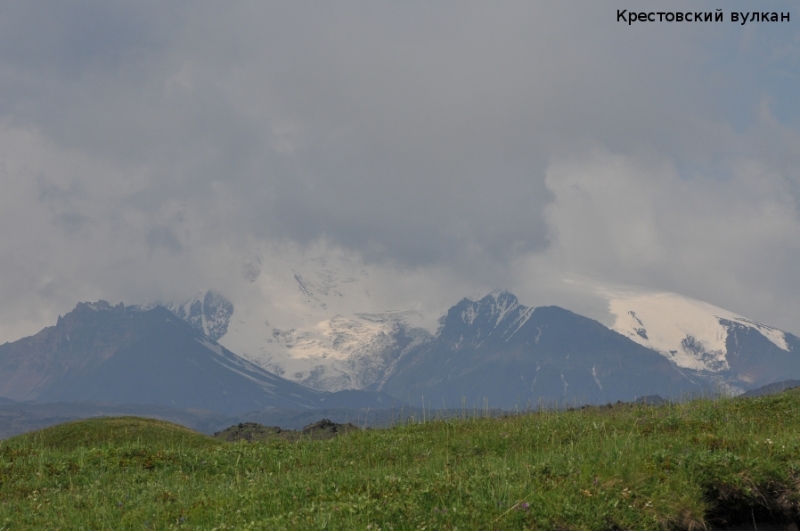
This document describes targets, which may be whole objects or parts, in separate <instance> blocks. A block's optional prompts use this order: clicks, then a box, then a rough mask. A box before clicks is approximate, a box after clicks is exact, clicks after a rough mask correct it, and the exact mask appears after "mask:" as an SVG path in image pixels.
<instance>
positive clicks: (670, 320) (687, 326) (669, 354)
mask: <svg viewBox="0 0 800 531" xmlns="http://www.w3.org/2000/svg"><path fill="white" fill-rule="evenodd" d="M604 293H605V295H606V296H607V297H608V307H609V310H610V312H611V313H612V314H613V316H614V323H613V324H612V325H611V329H612V330H615V331H617V332H619V333H620V334H622V335H624V336H626V337H628V338H630V339H631V340H633V341H635V342H636V343H638V344H640V345H642V346H644V347H647V348H650V349H653V350H655V351H657V352H659V353H661V354H662V355H663V356H664V357H666V358H667V359H669V360H670V361H672V362H673V363H674V364H675V365H676V366H678V367H680V368H682V369H688V370H692V371H695V372H696V373H698V374H702V375H706V376H709V377H715V378H716V379H717V380H718V381H719V382H720V383H724V384H727V385H729V386H731V389H730V391H731V392H734V393H737V392H741V391H743V390H744V389H746V388H749V387H751V386H753V385H755V384H756V383H758V384H760V385H763V384H767V383H770V382H769V381H763V380H764V377H767V376H763V377H762V376H758V374H765V375H774V376H775V377H776V378H780V377H781V372H783V371H791V370H793V367H794V365H796V364H797V361H800V348H798V344H797V338H796V337H795V336H793V335H792V334H788V333H786V332H783V331H781V330H778V329H776V328H773V327H771V326H767V325H764V324H761V323H758V322H755V321H753V320H750V319H747V318H745V317H742V316H741V315H737V314H735V313H733V312H730V311H727V310H724V309H722V308H719V307H716V306H713V305H711V304H708V303H705V302H701V301H698V300H694V299H691V298H688V297H683V296H681V295H677V294H675V293H664V292H660V293H659V292H649V293H648V292H642V291H638V292H634V291H622V290H618V291H611V290H604ZM744 338H748V339H747V343H748V345H749V346H748V347H747V348H745V344H744ZM756 343H757V344H756ZM784 358H785V359H784ZM779 359H780V361H778V360H779ZM776 364H777V365H776ZM770 367H773V369H772V370H770ZM769 377H771V376H769ZM784 379H785V378H784Z"/></svg>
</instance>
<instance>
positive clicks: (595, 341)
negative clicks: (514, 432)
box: [368, 291, 705, 409]
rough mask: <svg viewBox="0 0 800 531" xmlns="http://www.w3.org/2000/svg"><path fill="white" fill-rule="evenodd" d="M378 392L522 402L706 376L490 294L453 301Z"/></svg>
mask: <svg viewBox="0 0 800 531" xmlns="http://www.w3.org/2000/svg"><path fill="white" fill-rule="evenodd" d="M368 389H376V390H378V389H380V390H384V391H386V392H387V393H389V394H390V395H392V396H396V397H398V398H400V399H402V400H405V401H407V402H409V403H412V404H413V403H419V401H420V400H422V399H424V400H426V402H428V403H430V404H432V405H433V406H434V407H442V406H448V407H454V406H456V407H458V406H460V405H462V404H465V405H466V406H467V407H470V408H471V407H475V406H476V405H477V406H478V407H481V406H482V404H484V400H486V401H488V404H489V405H490V406H492V407H501V408H506V409H508V408H514V407H519V408H525V407H528V406H534V407H535V406H536V405H537V404H539V403H540V402H541V401H546V402H548V403H552V402H558V403H562V404H563V403H604V402H610V401H615V400H634V399H636V398H639V397H642V396H646V395H653V394H660V395H662V396H673V397H677V396H682V395H684V394H686V393H699V392H703V390H704V389H705V382H703V381H702V380H701V379H698V378H695V377H694V375H690V374H686V373H685V372H683V371H681V370H680V368H678V367H676V366H675V365H674V364H673V363H671V362H670V361H669V360H668V359H666V358H665V357H664V356H662V355H661V354H659V353H658V352H655V351H654V350H652V349H649V348H645V347H643V346H641V345H639V344H637V343H635V342H633V341H631V340H630V339H628V338H626V337H625V336H623V335H621V334H618V333H617V332H614V331H613V330H609V329H608V328H607V327H605V326H603V325H602V324H600V323H599V322H597V321H594V320H592V319H589V318H587V317H583V316H580V315H578V314H575V313H573V312H570V311H569V310H565V309H563V308H559V307H557V306H544V307H538V308H529V307H527V306H524V305H522V304H520V303H519V301H518V300H517V298H516V297H515V296H514V295H513V294H512V293H510V292H508V291H495V292H492V293H490V294H489V295H487V296H486V297H484V298H482V299H480V300H478V301H473V300H469V299H463V300H462V301H461V302H459V303H458V304H456V305H455V306H453V307H452V308H450V310H449V311H448V312H447V315H446V316H445V317H444V318H443V320H442V328H441V330H440V331H439V333H438V335H437V336H436V337H435V338H434V339H433V340H431V341H428V342H426V343H423V344H421V345H419V346H418V347H415V348H413V349H411V350H410V351H409V352H408V353H407V354H406V355H404V356H402V357H401V358H400V360H399V361H398V363H397V364H396V366H395V368H394V370H393V371H392V372H391V373H390V374H388V375H387V377H386V379H385V381H383V382H381V383H380V384H378V385H376V386H374V387H369V388H368Z"/></svg>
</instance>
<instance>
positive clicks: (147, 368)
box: [0, 301, 391, 414]
mask: <svg viewBox="0 0 800 531" xmlns="http://www.w3.org/2000/svg"><path fill="white" fill-rule="evenodd" d="M0 396H4V397H7V398H11V399H14V400H32V401H36V402H81V401H92V402H110V403H117V404H126V403H130V404H134V403H135V404H153V405H167V406H173V407H180V408H201V409H207V410H213V411H217V412H220V413H226V414H235V413H243V412H248V411H253V410H258V409H263V408H265V407H283V408H293V409H308V408H316V407H322V406H323V405H324V406H325V407H338V406H339V405H340V403H342V404H348V405H349V404H358V406H363V407H367V406H371V407H381V405H382V406H383V407H390V406H391V399H390V398H389V397H387V396H386V395H376V394H372V393H365V392H361V391H355V392H351V393H349V394H347V396H339V394H337V393H325V392H320V391H315V390H312V389H308V388H306V387H303V386H301V385H299V384H296V383H293V382H290V381H288V380H285V379H283V378H280V377H278V376H276V375H274V374H272V373H270V372H268V371H265V370H264V369H261V368H259V367H257V366H256V365H253V364H252V363H250V362H248V361H246V360H244V359H242V358H240V357H239V356H236V355H235V354H233V353H232V352H230V351H228V350H226V349H225V348H223V347H222V346H220V345H219V344H217V343H216V342H214V341H213V340H211V339H210V338H208V337H207V336H206V335H204V334H203V333H202V332H200V331H198V330H197V329H195V328H193V327H192V326H191V325H190V324H188V323H186V322H185V321H183V320H181V319H180V318H178V317H177V316H175V315H173V314H172V313H171V312H170V311H169V310H167V309H165V308H163V307H156V308H153V309H150V310H141V309H137V308H135V307H125V306H124V305H122V304H119V305H117V306H114V307H112V306H110V305H109V304H108V303H106V302H103V301H100V302H98V303H94V304H86V303H81V304H78V306H77V307H76V308H75V309H74V310H73V311H72V312H70V313H68V314H67V315H65V316H64V317H61V318H59V320H58V324H57V325H56V326H54V327H48V328H45V329H44V330H42V331H41V332H39V333H38V334H36V335H34V336H31V337H27V338H24V339H21V340H19V341H15V342H13V343H6V344H4V345H2V346H0Z"/></svg>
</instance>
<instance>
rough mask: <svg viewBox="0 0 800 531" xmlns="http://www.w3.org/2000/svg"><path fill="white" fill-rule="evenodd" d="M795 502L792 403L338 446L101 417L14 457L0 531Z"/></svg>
mask: <svg viewBox="0 0 800 531" xmlns="http://www.w3.org/2000/svg"><path fill="white" fill-rule="evenodd" d="M798 502H800V395H798V394H797V393H796V392H787V393H783V394H781V395H775V396H770V397H762V398H755V399H724V400H716V401H711V400H698V401H694V402H690V403H686V404H682V405H670V406H662V407H647V406H637V405H621V406H616V407H613V408H587V409H583V410H576V411H569V412H562V413H536V414H530V415H523V416H517V417H509V418H502V419H470V420H463V421H447V422H445V421H438V422H436V421H434V422H429V423H426V424H422V425H420V424H417V425H407V426H398V427H395V428H392V429H389V430H375V431H356V432H352V433H348V434H346V435H343V436H339V437H336V438H334V439H331V440H325V441H311V440H308V441H302V440H301V441H297V442H288V441H284V440H274V441H268V442H261V443H247V442H241V443H225V442H220V441H215V440H213V439H211V438H208V437H205V436H202V435H199V434H195V433H193V432H190V431H189V430H186V429H184V428H180V427H177V426H175V425H171V424H168V423H164V422H159V421H150V420H144V419H133V418H123V419H94V420H90V421H79V422H75V423H70V424H65V425H61V426H57V427H54V428H49V429H47V430H43V431H42V432H37V433H35V434H28V435H25V436H19V437H15V438H13V439H9V440H7V441H4V442H2V444H0V529H81V528H83V529H216V530H222V529H347V530H350V529H370V530H375V529H382V530H401V529H463V530H466V529H487V530H488V529H593V530H612V529H636V530H639V529H665V528H666V529H703V528H704V527H705V526H709V527H710V526H712V525H718V526H722V525H725V524H726V522H727V523H728V524H733V523H736V522H737V521H738V522H750V521H751V520H755V521H757V522H759V523H763V522H781V521H782V522H789V521H793V520H796V519H797V518H798V515H799V514H800V511H799V510H798Z"/></svg>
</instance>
